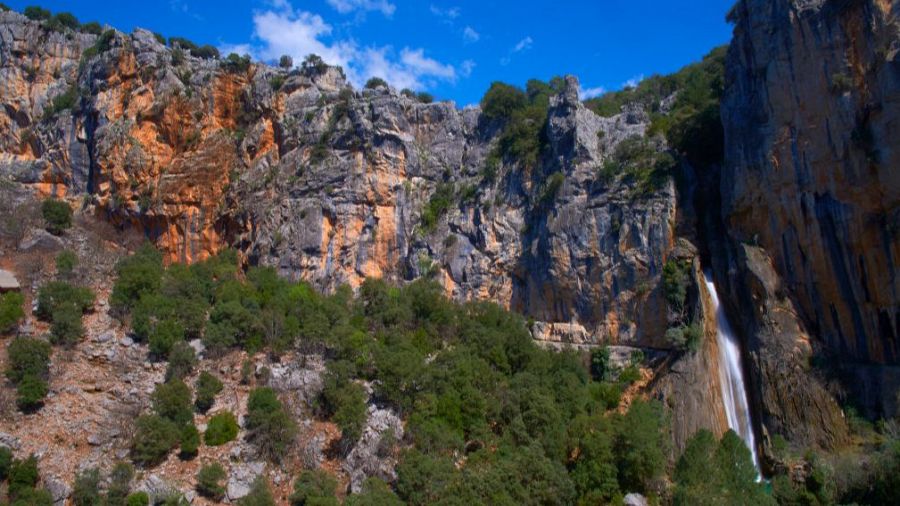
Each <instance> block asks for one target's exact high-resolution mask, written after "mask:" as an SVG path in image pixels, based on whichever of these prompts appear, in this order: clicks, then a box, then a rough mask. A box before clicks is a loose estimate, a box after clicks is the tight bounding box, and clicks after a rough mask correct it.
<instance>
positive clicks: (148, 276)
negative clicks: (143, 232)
mask: <svg viewBox="0 0 900 506" xmlns="http://www.w3.org/2000/svg"><path fill="white" fill-rule="evenodd" d="M116 274H117V277H116V282H115V284H114V285H113V291H112V294H111V295H110V298H109V304H110V307H112V308H113V309H116V310H119V311H121V312H125V313H127V312H129V311H130V310H131V308H133V307H134V305H135V304H137V302H138V301H139V300H140V298H141V296H142V295H145V294H153V293H155V292H156V291H157V290H159V287H160V284H161V283H162V275H163V265H162V255H161V254H160V253H159V252H158V251H157V250H156V248H154V247H153V246H152V245H150V244H145V245H143V246H141V248H140V249H138V250H137V251H136V252H135V253H134V255H131V256H129V257H125V258H123V259H122V260H120V261H119V263H118V265H117V266H116Z"/></svg>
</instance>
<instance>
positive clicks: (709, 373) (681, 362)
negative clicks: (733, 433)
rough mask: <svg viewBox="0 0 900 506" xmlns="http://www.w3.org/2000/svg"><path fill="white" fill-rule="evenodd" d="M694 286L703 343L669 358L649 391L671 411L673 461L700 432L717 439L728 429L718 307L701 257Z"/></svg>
mask: <svg viewBox="0 0 900 506" xmlns="http://www.w3.org/2000/svg"><path fill="white" fill-rule="evenodd" d="M691 286H692V289H691V292H692V293H693V294H696V297H694V299H695V300H694V301H693V308H692V311H691V312H692V313H693V318H694V319H695V321H697V322H698V324H699V325H700V327H701V331H702V338H701V344H700V346H699V348H698V349H697V350H696V351H693V352H691V351H687V352H684V353H680V354H673V355H670V356H669V357H667V360H666V361H665V362H664V363H663V364H662V366H661V367H660V368H659V370H658V371H657V372H656V374H655V375H654V378H655V379H654V381H653V382H652V383H651V384H650V389H649V390H650V391H651V393H652V395H653V396H654V397H656V398H658V399H660V400H661V401H662V402H663V404H664V405H665V406H666V408H667V409H668V411H669V414H670V420H671V423H670V427H669V429H670V431H671V433H672V439H671V440H672V448H671V450H672V454H671V458H672V460H673V461H674V460H675V459H677V458H678V456H680V455H681V454H682V452H683V451H684V448H685V446H686V445H687V442H688V440H690V438H691V436H693V435H694V434H695V433H696V432H697V431H698V430H701V429H706V430H709V431H711V432H712V433H713V434H716V436H717V437H718V436H721V435H722V434H724V433H725V432H726V431H727V430H728V419H727V417H726V415H725V408H724V404H723V401H722V382H721V380H720V376H719V368H720V364H719V356H720V355H719V345H718V342H717V339H716V332H717V326H716V308H715V305H714V303H713V301H712V299H711V298H710V294H709V292H708V291H707V290H706V284H705V283H704V278H703V271H702V270H701V268H700V259H699V258H697V257H695V258H693V259H692V265H691Z"/></svg>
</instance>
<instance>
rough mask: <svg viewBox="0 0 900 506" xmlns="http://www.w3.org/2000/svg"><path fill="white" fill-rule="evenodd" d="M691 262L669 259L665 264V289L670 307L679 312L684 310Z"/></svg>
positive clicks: (663, 277)
mask: <svg viewBox="0 0 900 506" xmlns="http://www.w3.org/2000/svg"><path fill="white" fill-rule="evenodd" d="M690 267H691V266H690V263H689V262H682V261H678V260H675V259H669V260H667V261H666V263H665V265H663V275H662V279H663V291H664V293H665V294H666V301H667V302H668V303H669V307H671V308H672V309H673V310H675V311H677V312H681V311H683V310H684V303H685V299H686V298H687V289H688V285H689V284H690Z"/></svg>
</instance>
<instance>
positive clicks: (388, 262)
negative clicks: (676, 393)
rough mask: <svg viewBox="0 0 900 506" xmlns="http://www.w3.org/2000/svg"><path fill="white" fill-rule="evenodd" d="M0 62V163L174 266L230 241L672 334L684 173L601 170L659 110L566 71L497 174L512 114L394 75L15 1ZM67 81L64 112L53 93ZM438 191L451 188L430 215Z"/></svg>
mask: <svg viewBox="0 0 900 506" xmlns="http://www.w3.org/2000/svg"><path fill="white" fill-rule="evenodd" d="M89 49H90V50H89ZM86 51H87V52H86ZM0 73H2V74H0V75H2V77H3V79H2V84H0V86H2V87H3V90H4V93H3V94H2V97H0V101H2V105H3V106H4V107H3V108H2V109H0V173H3V174H6V175H9V176H11V177H12V178H13V179H14V180H17V181H19V182H21V183H25V184H28V185H31V186H33V187H34V188H36V189H37V190H39V191H40V192H41V193H43V194H45V195H49V194H55V195H57V196H65V195H69V196H75V195H85V197H84V198H83V200H82V202H83V204H84V205H85V206H87V207H88V208H93V209H94V210H95V212H96V213H97V214H98V215H99V216H101V217H104V218H105V219H108V220H110V221H111V222H113V223H115V224H117V225H119V226H121V227H122V228H136V229H138V230H141V231H142V232H144V233H145V234H146V235H147V236H148V237H149V238H150V239H151V240H153V241H154V242H155V243H156V244H157V246H159V247H160V248H161V249H162V250H163V251H164V252H165V253H166V254H167V258H168V259H169V260H171V261H186V262H190V261H195V260H198V259H202V258H205V257H207V256H208V255H210V254H213V253H215V252H216V251H218V250H220V249H222V248H224V247H236V248H237V249H238V250H239V251H240V252H241V253H242V254H243V255H244V256H245V258H247V259H248V260H249V261H250V262H251V263H256V264H261V265H271V266H274V267H276V268H277V269H278V270H279V271H280V272H281V273H282V274H284V275H287V276H290V277H292V278H294V279H304V280H308V281H310V282H312V283H314V284H315V285H316V286H318V287H320V288H323V289H326V290H330V289H334V288H335V287H337V286H339V285H341V284H349V285H350V286H352V287H356V286H358V285H359V284H360V283H361V282H362V280H363V279H365V277H367V276H375V277H379V276H380V277H385V278H388V279H391V280H394V281H404V280H410V279H414V278H416V277H418V276H422V275H432V276H434V277H435V278H436V279H438V280H439V281H440V282H441V283H442V284H443V286H445V288H446V290H447V293H448V294H450V295H451V296H453V297H454V298H456V299H461V300H470V299H488V300H494V301H496V302H499V303H500V304H502V305H504V306H507V307H510V308H512V309H516V310H519V311H522V312H524V313H526V314H528V315H530V316H532V317H534V318H535V319H536V320H538V321H543V322H548V324H549V325H548V326H545V327H544V328H546V329H549V330H550V331H548V332H546V333H545V334H543V335H546V336H547V338H548V339H550V340H554V341H563V342H564V341H573V340H574V341H579V342H584V343H587V344H591V343H598V342H602V341H604V340H608V341H610V342H613V343H622V344H641V345H648V346H657V347H662V346H665V343H664V342H662V336H663V334H664V332H665V328H666V311H665V305H664V304H665V303H664V299H663V297H662V293H661V292H662V291H661V290H660V289H659V288H658V285H659V279H660V272H661V268H662V265H663V264H664V262H665V258H666V256H667V255H668V253H669V252H670V250H671V248H672V244H673V242H674V238H673V234H674V233H673V227H674V223H675V219H676V198H675V190H674V185H673V184H672V182H671V181H668V182H667V183H665V184H664V185H663V186H662V188H661V189H659V190H655V191H653V192H650V193H649V194H640V192H638V191H636V190H635V184H634V183H631V182H628V181H623V180H619V181H617V182H614V183H609V184H601V183H600V182H598V178H597V176H596V174H597V170H598V169H599V167H600V166H601V165H602V163H603V162H604V161H605V160H606V158H608V157H609V156H610V153H612V151H613V149H614V148H615V146H616V145H617V144H618V143H619V142H621V141H622V140H624V139H626V138H627V137H629V136H632V135H643V132H644V130H645V128H646V126H647V124H648V118H647V116H646V115H645V114H644V113H643V112H641V111H631V110H629V111H626V112H624V113H622V114H620V115H618V116H615V117H612V118H601V117H598V116H596V115H595V114H593V113H592V112H590V111H589V110H587V109H586V108H585V107H584V106H583V105H582V104H581V102H580V101H579V99H578V92H577V90H578V82H577V81H576V80H575V79H574V78H569V79H568V80H567V81H566V82H565V86H564V89H563V90H562V92H561V93H560V94H559V95H558V96H556V97H553V98H552V99H551V105H550V111H549V117H548V120H547V124H546V126H545V145H546V148H545V149H544V150H543V155H542V157H541V159H540V160H539V161H538V163H536V164H534V166H532V167H523V166H522V165H521V164H517V163H514V162H513V161H507V162H505V163H500V164H499V166H498V167H496V169H495V170H494V171H492V172H493V173H494V174H493V175H490V176H488V175H486V172H487V171H486V170H485V168H486V166H487V163H486V160H487V158H488V154H489V153H490V152H491V151H492V150H493V149H494V146H495V144H496V141H497V137H498V135H499V133H500V132H501V131H502V128H503V123H502V122H499V121H494V122H491V121H487V120H486V118H484V117H482V116H481V113H480V111H479V110H478V109H477V108H470V109H463V110H460V109H457V108H456V107H455V106H454V105H453V104H452V103H446V102H445V103H434V104H424V103H420V102H418V101H417V100H415V99H412V98H408V97H405V96H401V95H399V94H397V93H396V92H394V91H392V90H388V89H386V88H380V89H377V90H363V91H362V92H355V93H354V92H353V91H352V90H350V89H349V88H348V85H347V83H346V82H345V80H344V77H343V74H342V72H341V71H340V70H339V69H337V68H328V69H319V70H315V69H307V70H301V71H294V72H290V73H289V72H286V71H284V70H281V69H274V68H271V67H268V66H265V65H256V64H254V65H249V67H248V68H246V69H244V68H235V67H232V68H227V67H226V66H223V65H222V64H221V63H220V62H219V61H217V60H202V59H198V58H194V57H192V56H190V55H189V54H185V55H184V56H183V57H180V56H179V55H177V54H175V53H174V52H173V50H172V49H170V48H167V47H165V46H163V45H161V44H159V43H158V42H157V41H156V39H155V38H154V36H153V35H152V34H151V33H149V32H147V31H143V30H136V31H135V32H134V33H133V34H131V35H124V34H121V33H118V32H115V35H114V36H113V37H111V38H102V39H101V38H98V37H96V36H93V35H85V34H71V33H70V34H69V35H66V34H61V33H56V32H52V31H48V30H45V29H43V28H41V27H40V26H39V25H38V24H37V23H35V22H31V21H28V20H27V19H26V18H24V17H23V16H21V15H20V14H17V13H14V12H5V13H0ZM66 92H69V93H70V94H71V100H70V104H71V107H53V106H52V104H53V103H54V101H55V100H54V99H55V98H56V97H60V96H62V95H63V94H64V93H66ZM56 102H59V101H56ZM48 111H50V112H48ZM659 148H660V149H663V148H665V146H662V145H660V146H659ZM554 173H561V174H562V175H563V176H564V177H563V179H562V183H561V185H559V187H558V189H557V190H556V191H555V192H554V191H551V186H552V185H550V180H551V175H552V174H554ZM438 190H441V191H443V192H444V194H447V195H449V201H450V203H449V205H448V206H447V208H446V211H445V212H444V213H442V214H440V216H439V219H438V220H437V221H436V225H435V226H433V227H428V228H426V227H424V226H423V220H422V214H423V210H424V209H425V208H426V207H427V206H428V204H429V202H430V201H431V200H432V199H433V198H434V195H435V193H436V192H437V191H438ZM555 324H562V325H559V328H555Z"/></svg>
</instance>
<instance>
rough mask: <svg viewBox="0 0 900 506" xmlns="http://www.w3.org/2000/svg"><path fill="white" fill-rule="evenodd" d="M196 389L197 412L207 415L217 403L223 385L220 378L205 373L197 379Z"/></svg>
mask: <svg viewBox="0 0 900 506" xmlns="http://www.w3.org/2000/svg"><path fill="white" fill-rule="evenodd" d="M195 388H196V391H197V398H196V400H195V401H194V406H196V407H197V411H200V412H201V413H205V412H207V411H208V410H209V408H211V407H212V406H213V404H214V403H215V400H216V396H217V395H219V392H221V391H222V388H223V385H222V382H221V381H220V380H219V378H216V377H215V376H213V375H212V374H210V373H208V372H206V371H203V372H201V373H200V376H199V377H198V378H197V385H196V387H195ZM207 444H209V442H207Z"/></svg>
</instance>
